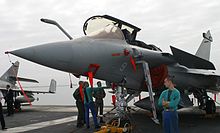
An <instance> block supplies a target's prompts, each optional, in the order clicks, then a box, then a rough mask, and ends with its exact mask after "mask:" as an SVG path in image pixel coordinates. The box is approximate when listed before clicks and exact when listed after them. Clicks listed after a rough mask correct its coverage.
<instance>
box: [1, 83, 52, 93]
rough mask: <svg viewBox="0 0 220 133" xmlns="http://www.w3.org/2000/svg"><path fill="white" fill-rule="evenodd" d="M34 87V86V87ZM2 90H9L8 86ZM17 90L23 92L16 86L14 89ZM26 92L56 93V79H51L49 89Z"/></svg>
mask: <svg viewBox="0 0 220 133" xmlns="http://www.w3.org/2000/svg"><path fill="white" fill-rule="evenodd" d="M33 88H34V87H33ZM0 90H3V91H7V90H6V88H0ZM12 90H13V91H15V92H21V89H19V88H16V89H12ZM24 92H25V93H37V94H39V93H43V94H45V93H55V92H56V81H55V80H54V79H51V82H50V86H49V91H39V90H24Z"/></svg>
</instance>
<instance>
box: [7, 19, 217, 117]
mask: <svg viewBox="0 0 220 133" xmlns="http://www.w3.org/2000/svg"><path fill="white" fill-rule="evenodd" d="M42 21H44V22H46V23H50V24H56V25H58V24H57V23H56V22H55V21H52V20H48V19H42ZM58 27H60V26H58ZM61 29H62V28H61ZM62 30H63V29H62ZM140 30H141V29H140V28H138V27H136V26H134V25H132V24H129V23H127V22H124V21H122V20H120V19H117V18H114V17H111V16H108V15H104V16H93V17H91V18H89V19H88V20H87V21H86V22H85V23H84V26H83V31H84V34H85V36H83V37H81V38H78V39H74V40H72V37H71V36H69V35H68V34H67V33H66V32H65V34H67V36H68V37H69V39H70V41H63V42H54V43H49V44H43V45H39V46H33V47H29V48H23V49H18V50H14V51H9V52H6V53H7V54H8V53H11V54H13V55H16V56H19V57H21V58H24V59H27V60H29V61H32V62H35V63H38V64H41V65H44V66H47V67H50V68H54V69H57V70H61V71H65V72H69V73H72V74H73V75H75V76H76V77H79V76H81V75H82V76H88V77H89V80H90V84H91V86H92V85H93V80H92V78H93V77H94V78H97V79H101V80H105V81H107V82H108V83H111V84H112V83H114V84H117V85H119V86H124V87H125V88H126V90H127V93H128V94H129V96H128V97H127V100H126V102H129V101H130V100H131V99H132V98H134V97H135V96H138V95H139V94H140V93H141V92H142V91H148V89H147V85H146V83H145V81H146V73H145V70H144V67H143V66H142V64H143V63H145V64H147V65H146V66H149V67H147V70H148V69H149V70H150V76H151V78H147V80H148V81H149V80H151V81H152V87H153V91H154V92H155V94H156V95H155V99H156V100H157V99H158V96H159V94H160V93H161V91H162V89H161V88H163V81H164V78H165V77H166V76H167V75H168V74H169V75H170V76H172V77H173V78H174V82H175V83H176V87H177V88H178V89H179V90H180V92H181V99H182V101H181V104H180V107H187V106H189V105H192V104H191V102H190V101H189V97H188V94H190V93H193V94H194V96H195V97H196V98H198V102H199V103H200V106H199V107H200V108H201V109H205V110H206V112H207V113H214V112H215V110H216V107H215V103H214V101H213V100H212V99H210V98H209V96H208V95H207V92H219V91H220V77H219V75H216V74H215V72H214V70H215V67H214V65H213V64H212V63H211V62H210V61H209V60H208V59H209V56H210V45H211V42H212V37H211V34H210V32H209V31H208V32H207V33H204V34H203V37H204V39H203V42H202V44H201V46H200V48H199V50H198V51H197V53H196V55H192V54H190V53H187V52H185V51H182V50H180V49H177V48H175V47H173V46H171V47H170V48H171V50H172V54H170V53H166V52H163V51H162V50H161V49H160V48H158V47H157V46H155V45H152V44H146V43H144V42H142V41H139V40H137V39H136V35H137V33H138V32H139V31H140ZM186 92H188V93H186ZM122 94H123V91H122ZM143 103H146V104H145V105H146V106H148V107H149V108H151V105H149V104H148V103H149V98H146V99H145V102H143Z"/></svg>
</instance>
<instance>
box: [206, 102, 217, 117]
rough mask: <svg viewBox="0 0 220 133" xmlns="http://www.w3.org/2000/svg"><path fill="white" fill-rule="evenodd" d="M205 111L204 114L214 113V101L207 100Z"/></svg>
mask: <svg viewBox="0 0 220 133" xmlns="http://www.w3.org/2000/svg"><path fill="white" fill-rule="evenodd" d="M205 111H206V114H215V113H216V106H215V102H214V100H207V102H206V108H205Z"/></svg>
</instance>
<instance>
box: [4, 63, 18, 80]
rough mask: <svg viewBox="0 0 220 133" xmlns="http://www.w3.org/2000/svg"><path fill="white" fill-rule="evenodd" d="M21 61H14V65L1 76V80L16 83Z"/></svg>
mask: <svg viewBox="0 0 220 133" xmlns="http://www.w3.org/2000/svg"><path fill="white" fill-rule="evenodd" d="M18 68H19V62H18V61H16V62H15V63H12V66H11V67H10V68H9V69H8V70H7V71H6V72H5V73H4V74H3V75H2V76H1V77H0V79H1V80H3V81H7V82H10V83H11V84H15V83H16V76H17V74H18Z"/></svg>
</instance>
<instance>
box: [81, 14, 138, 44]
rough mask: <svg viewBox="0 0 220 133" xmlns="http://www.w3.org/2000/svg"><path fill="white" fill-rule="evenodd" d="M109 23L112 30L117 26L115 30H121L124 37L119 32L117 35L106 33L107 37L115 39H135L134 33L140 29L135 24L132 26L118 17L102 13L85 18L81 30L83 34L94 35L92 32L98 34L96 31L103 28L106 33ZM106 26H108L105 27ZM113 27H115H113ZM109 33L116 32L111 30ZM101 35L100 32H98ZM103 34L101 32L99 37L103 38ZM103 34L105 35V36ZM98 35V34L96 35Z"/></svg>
mask: <svg viewBox="0 0 220 133" xmlns="http://www.w3.org/2000/svg"><path fill="white" fill-rule="evenodd" d="M109 25H111V26H112V27H111V28H112V30H115V28H116V27H117V30H116V31H118V30H121V32H122V35H123V36H124V37H120V36H121V35H119V32H117V33H118V35H117V34H116V35H113V34H112V35H111V36H109V35H108V38H109V37H110V38H114V37H116V38H115V39H119V38H121V39H125V40H126V41H128V42H129V41H134V40H135V39H136V34H137V32H138V31H140V28H138V27H136V26H133V25H131V24H129V23H127V22H125V21H122V20H120V19H117V18H114V17H111V16H108V15H103V16H93V17H91V18H89V19H87V20H86V22H85V23H84V25H83V32H84V34H85V35H89V36H91V34H92V35H94V33H96V35H98V34H97V33H98V32H99V33H101V32H100V31H101V30H102V31H103V29H105V31H106V33H108V32H107V31H108V30H109V27H108V26H109ZM106 27H108V28H106ZM114 27H115V28H114ZM111 28H110V29H111ZM103 33H104V32H103ZM111 33H116V32H111ZM99 35H101V34H99ZM103 35H104V34H102V35H101V36H102V37H101V36H99V37H101V38H103V37H104V36H103ZM106 35H107V34H106ZM106 35H105V37H107V36H106ZM97 37H98V36H97Z"/></svg>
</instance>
